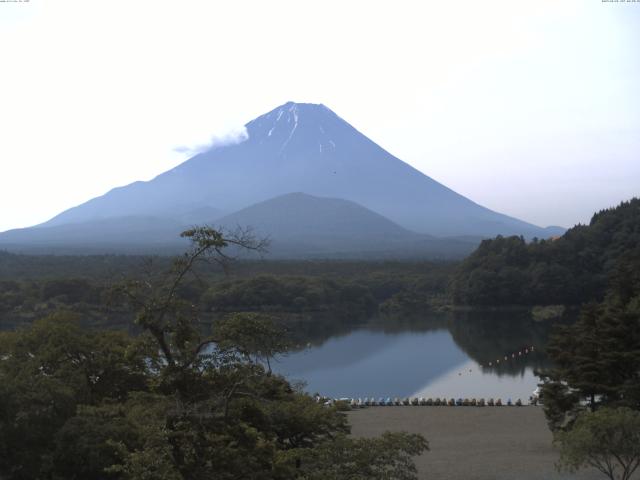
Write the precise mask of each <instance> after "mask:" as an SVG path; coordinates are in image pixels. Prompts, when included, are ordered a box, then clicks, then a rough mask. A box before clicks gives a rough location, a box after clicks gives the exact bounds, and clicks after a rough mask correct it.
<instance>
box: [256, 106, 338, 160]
mask: <svg viewBox="0 0 640 480" xmlns="http://www.w3.org/2000/svg"><path fill="white" fill-rule="evenodd" d="M344 126H348V124H347V123H346V122H345V121H344V120H342V119H341V118H340V117H338V115H336V114H335V113H334V112H333V111H332V110H331V109H329V108H327V107H326V106H325V105H323V104H318V103H297V102H287V103H285V104H283V105H280V106H279V107H276V108H274V109H273V110H271V111H270V112H268V113H265V114H264V115H261V116H259V117H258V118H256V119H255V120H252V121H251V122H249V123H247V124H246V125H245V127H246V128H247V131H248V133H249V138H250V139H251V140H252V141H254V142H258V143H259V144H270V145H271V146H273V147H275V148H277V149H278V151H279V153H284V152H285V150H286V149H287V148H290V147H291V146H292V145H293V144H297V143H300V141H305V140H306V141H309V140H310V139H312V138H313V139H314V144H315V143H318V145H319V147H318V148H322V145H324V146H325V147H326V148H335V141H333V140H332V139H331V138H329V137H330V135H329V132H332V131H333V132H335V131H336V129H342V128H344Z"/></svg>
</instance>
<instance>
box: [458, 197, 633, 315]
mask: <svg viewBox="0 0 640 480" xmlns="http://www.w3.org/2000/svg"><path fill="white" fill-rule="evenodd" d="M639 249H640V199H638V198H634V199H632V200H630V201H628V202H623V203H621V204H620V205H619V206H617V207H615V208H611V209H607V210H602V211H600V212H598V213H596V214H595V215H594V216H593V218H592V219H591V222H590V223H589V225H577V226H575V227H573V228H572V229H570V230H568V231H567V232H566V233H565V234H564V235H563V236H562V237H559V238H555V239H549V240H537V239H534V240H533V241H532V242H529V243H527V242H526V241H525V240H524V239H523V238H522V237H506V238H505V237H501V236H498V237H497V238H495V239H493V240H485V241H483V242H482V243H481V244H480V246H479V247H478V249H477V250H476V251H475V252H474V253H473V254H472V255H470V256H469V257H468V258H467V259H466V260H464V261H463V262H462V263H461V264H460V266H459V267H458V268H457V270H456V272H455V274H454V276H453V280H452V284H451V287H452V294H453V300H454V302H455V303H457V304H463V305H509V304H510V305H514V304H515V305H551V304H566V305H578V304H581V303H584V302H586V301H590V300H595V301H600V300H601V299H602V298H603V297H604V294H605V290H606V288H607V285H608V282H609V281H610V279H611V277H612V276H613V275H614V274H615V272H617V271H618V270H620V269H622V268H624V267H625V265H627V264H629V262H631V261H632V258H637V255H638V251H639Z"/></svg>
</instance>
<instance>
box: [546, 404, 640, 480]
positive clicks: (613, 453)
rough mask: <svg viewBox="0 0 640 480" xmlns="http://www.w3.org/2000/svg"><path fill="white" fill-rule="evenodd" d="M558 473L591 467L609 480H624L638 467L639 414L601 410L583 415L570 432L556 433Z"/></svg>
mask: <svg viewBox="0 0 640 480" xmlns="http://www.w3.org/2000/svg"><path fill="white" fill-rule="evenodd" d="M555 442H556V444H557V445H558V446H559V447H560V462H559V465H558V467H559V469H560V470H568V471H572V472H573V471H576V470H579V469H581V468H584V467H593V468H596V469H597V470H599V471H600V472H602V473H603V474H604V475H606V476H607V477H608V478H609V479H610V480H628V479H629V478H631V476H632V475H633V473H634V472H635V471H636V470H637V468H638V466H640V412H637V411H634V410H631V409H629V408H617V409H610V408H602V409H600V410H598V411H596V412H585V413H583V414H581V415H580V416H579V417H578V419H577V420H576V422H575V425H574V426H573V428H572V429H571V430H569V431H566V432H558V433H556V435H555Z"/></svg>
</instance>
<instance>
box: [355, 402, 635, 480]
mask: <svg viewBox="0 0 640 480" xmlns="http://www.w3.org/2000/svg"><path fill="white" fill-rule="evenodd" d="M348 415H349V421H350V423H351V425H352V433H353V434H354V435H356V436H373V435H379V434H380V433H382V432H384V431H385V430H392V431H401V430H404V431H407V432H412V433H421V434H423V435H424V436H425V437H426V438H427V440H428V441H429V447H430V451H429V452H427V453H425V454H424V455H422V456H421V457H419V458H418V459H417V460H416V464H417V466H418V471H419V473H420V478H421V479H431V480H440V479H447V480H449V479H451V480H507V479H508V480H554V479H563V480H564V479H581V480H582V479H584V480H591V479H594V480H597V479H603V478H605V477H604V476H603V475H602V474H601V473H599V472H597V471H596V470H589V471H581V472H579V473H577V474H572V475H570V474H559V473H558V472H557V471H556V469H555V466H554V465H555V462H556V461H557V459H558V453H557V452H556V451H555V450H554V449H553V447H552V444H551V441H552V437H551V433H550V432H549V430H548V428H547V425H546V422H545V418H544V413H543V411H542V408H540V407H500V408H497V407H485V408H476V407H369V408H363V409H360V410H354V411H352V412H349V414H348ZM637 478H640V477H637Z"/></svg>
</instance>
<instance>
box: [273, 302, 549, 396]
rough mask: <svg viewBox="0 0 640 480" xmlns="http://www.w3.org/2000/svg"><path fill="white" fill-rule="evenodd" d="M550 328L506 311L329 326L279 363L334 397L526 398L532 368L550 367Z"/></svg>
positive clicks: (296, 378)
mask: <svg viewBox="0 0 640 480" xmlns="http://www.w3.org/2000/svg"><path fill="white" fill-rule="evenodd" d="M549 330H550V326H549V325H548V324H536V323H534V322H531V321H527V320H523V319H520V318H514V317H512V316H509V315H504V314H503V315H500V316H497V315H487V314H474V315H470V314H465V315H458V316H456V315H450V316H448V317H447V316H439V317H429V316H426V317H424V318H418V319H412V320H411V321H410V322H400V323H398V322H397V321H392V320H389V321H386V322H382V323H380V322H379V321H374V322H369V323H365V324H361V325H353V326H352V327H351V328H349V329H347V331H344V329H343V330H342V331H340V332H339V333H335V334H331V333H328V334H327V335H326V338H324V339H322V340H319V341H316V342H314V343H313V344H309V346H308V347H307V348H305V349H303V350H300V351H297V352H295V353H291V354H289V355H288V356H286V357H283V358H280V359H279V360H278V362H277V363H276V364H275V365H274V370H276V371H277V372H279V373H281V374H283V375H285V376H286V377H287V378H288V379H289V380H290V381H304V382H305V383H306V388H305V389H306V390H307V391H308V392H309V393H312V394H313V393H316V392H318V393H320V394H322V395H326V396H329V397H333V398H339V397H356V398H357V397H375V398H378V397H382V396H383V397H396V396H397V397H413V396H417V397H420V396H424V397H427V398H428V397H434V398H435V397H447V398H450V397H454V398H459V397H463V398H464V397H484V398H488V397H494V398H497V397H500V398H502V399H503V400H506V399H508V398H511V399H513V400H514V401H515V400H516V399H518V398H521V399H522V400H527V399H528V398H529V396H530V395H531V393H532V392H533V390H535V388H536V386H537V384H538V383H539V379H538V377H537V376H535V375H534V369H536V368H542V367H545V366H547V361H546V359H545V357H544V354H543V350H544V346H545V344H546V341H547V338H548V333H549ZM531 347H533V350H532V349H531ZM527 350H528V352H527ZM505 356H506V357H507V359H506V360H505ZM498 362H499V363H498ZM490 364H491V365H490Z"/></svg>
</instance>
